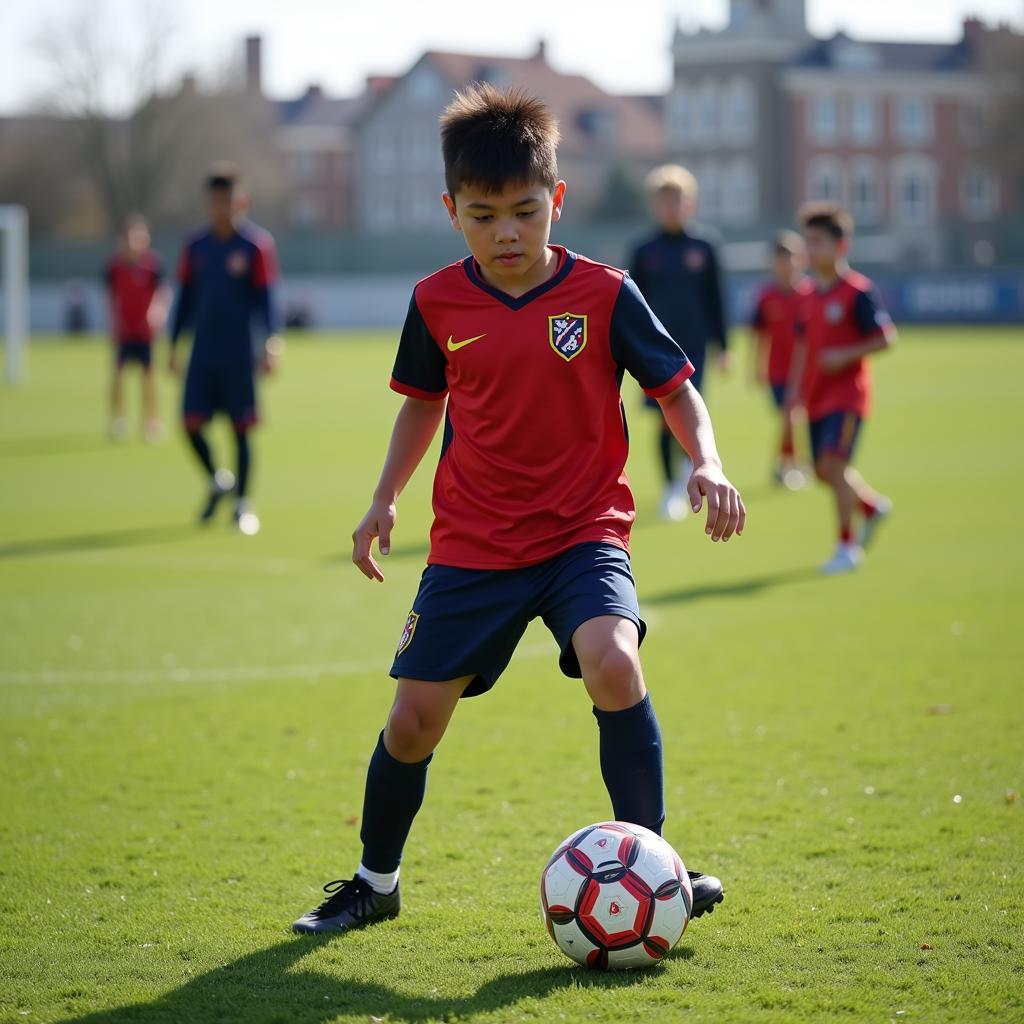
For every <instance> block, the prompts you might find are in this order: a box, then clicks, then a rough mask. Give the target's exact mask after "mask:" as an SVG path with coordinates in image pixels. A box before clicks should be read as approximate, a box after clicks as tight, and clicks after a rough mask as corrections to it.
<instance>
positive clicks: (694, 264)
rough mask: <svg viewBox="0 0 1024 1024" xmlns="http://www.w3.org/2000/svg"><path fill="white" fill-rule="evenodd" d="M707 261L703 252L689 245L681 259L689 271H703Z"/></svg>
mask: <svg viewBox="0 0 1024 1024" xmlns="http://www.w3.org/2000/svg"><path fill="white" fill-rule="evenodd" d="M707 259H708V258H707V256H705V255H704V250H703V249H700V248H698V247H697V246H696V245H691V246H690V247H689V248H688V249H687V250H686V254H685V256H684V257H683V261H684V262H685V263H686V266H687V267H688V268H689V269H690V270H703V269H704V264H705V263H707Z"/></svg>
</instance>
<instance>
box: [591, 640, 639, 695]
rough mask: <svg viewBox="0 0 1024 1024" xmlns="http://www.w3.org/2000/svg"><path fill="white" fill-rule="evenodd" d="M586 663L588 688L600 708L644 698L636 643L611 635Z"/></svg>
mask: <svg viewBox="0 0 1024 1024" xmlns="http://www.w3.org/2000/svg"><path fill="white" fill-rule="evenodd" d="M595 654H596V657H594V658H593V659H592V660H591V661H590V664H589V665H588V666H587V668H588V669H589V671H588V672H585V673H584V674H585V676H587V677H588V678H587V688H588V690H589V691H590V695H591V698H592V699H593V700H594V703H595V704H597V705H598V707H603V709H605V710H619V709H621V708H628V707H632V706H633V705H634V704H636V703H637V702H638V701H641V700H643V697H644V693H645V692H646V691H645V689H644V681H643V673H642V672H641V671H640V658H639V655H638V653H637V650H636V647H635V645H630V644H626V643H622V642H621V641H620V640H619V638H617V637H616V638H612V639H611V640H610V642H609V643H608V644H607V645H606V646H605V647H604V648H602V649H601V650H600V651H599V652H595Z"/></svg>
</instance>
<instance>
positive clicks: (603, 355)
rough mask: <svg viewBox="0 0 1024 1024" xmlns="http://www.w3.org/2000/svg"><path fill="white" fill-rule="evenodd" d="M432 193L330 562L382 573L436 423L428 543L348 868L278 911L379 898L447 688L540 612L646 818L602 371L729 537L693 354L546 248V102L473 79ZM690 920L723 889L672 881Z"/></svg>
mask: <svg viewBox="0 0 1024 1024" xmlns="http://www.w3.org/2000/svg"><path fill="white" fill-rule="evenodd" d="M441 136H442V149H443V156H444V166H445V186H446V189H447V191H446V193H445V195H444V204H445V207H446V209H447V211H448V215H449V217H450V218H451V223H452V225H453V227H454V228H455V229H456V230H458V231H461V232H462V234H463V236H464V237H465V240H466V245H467V247H468V249H469V252H470V255H468V256H467V257H465V258H464V259H462V260H459V261H458V262H457V263H453V264H451V265H450V266H448V267H445V268H444V269H443V270H440V271H438V272H437V273H435V274H432V275H431V276H430V277H427V278H425V279H424V280H422V281H420V282H419V283H418V284H417V285H416V287H415V289H414V291H413V296H412V301H411V303H410V305H409V311H408V315H407V317H406V322H405V326H404V328H403V331H402V337H401V341H400V343H399V347H398V355H397V358H396V361H395V365H394V371H393V376H392V380H391V387H392V388H393V389H394V390H395V391H397V392H398V393H399V394H400V395H403V396H405V401H404V402H403V404H402V407H401V410H400V411H399V413H398V417H397V419H396V421H395V426H394V430H393V431H392V434H391V441H390V445H389V448H388V454H387V458H386V459H385V462H384V468H383V471H382V473H381V477H380V481H379V483H378V484H377V489H376V490H375V492H374V495H373V500H372V502H371V504H370V508H369V511H368V512H367V513H366V515H365V516H364V517H363V519H362V521H361V522H360V523H359V524H358V526H357V527H356V529H355V532H354V533H353V535H352V539H353V554H352V559H353V561H354V562H355V564H356V565H357V566H358V568H359V569H360V571H361V572H362V573H363V574H364V575H365V576H367V577H368V578H369V579H371V580H379V581H383V580H384V574H383V572H382V571H381V569H380V566H379V565H378V562H377V560H376V559H375V558H374V556H373V554H372V552H371V545H372V542H373V540H374V539H375V538H376V539H377V542H378V546H379V548H380V553H381V554H382V555H387V553H388V551H389V549H390V545H391V535H392V531H393V529H394V525H395V518H396V503H397V500H398V496H399V494H400V493H401V492H402V490H403V489H404V487H405V485H406V484H407V483H408V481H409V478H410V477H411V476H412V474H413V472H414V471H415V469H416V467H417V466H418V465H419V463H420V461H421V459H422V458H423V456H424V454H425V453H426V451H427V449H428V448H429V446H430V443H431V441H432V439H433V437H434V435H435V433H436V432H437V429H438V427H439V426H440V425H441V423H442V421H444V424H445V427H444V443H443V454H442V456H441V461H440V463H439V464H438V467H437V470H436V473H435V477H434V492H433V504H434V516H435V518H434V524H433V527H432V529H431V534H430V555H429V557H428V559H427V562H428V565H427V568H426V570H425V572H424V573H423V578H422V581H421V583H420V588H419V592H418V593H417V595H416V598H415V600H414V601H413V606H412V611H411V612H410V614H409V617H408V619H407V620H406V623H405V628H404V630H403V632H402V636H401V639H400V642H399V644H398V650H397V654H396V657H395V661H394V664H393V665H392V668H391V675H392V676H393V677H394V678H395V679H397V680H398V682H397V690H396V694H395V700H394V704H393V706H392V708H391V712H390V714H389V716H388V720H387V724H386V725H385V727H384V730H383V732H382V733H381V734H380V737H379V739H378V741H377V746H376V749H375V750H374V752H373V755H372V757H371V758H370V765H369V770H368V773H367V779H366V790H365V800H364V804H363V814H362V829H361V832H360V837H361V839H362V844H363V849H362V859H361V863H360V864H359V868H358V871H357V872H356V874H355V876H354V877H353V878H351V879H347V880H338V881H336V882H330V883H328V884H327V885H326V886H325V887H324V889H325V891H326V892H327V893H329V894H330V895H329V896H328V898H327V899H326V900H325V901H324V902H323V903H322V904H321V905H320V906H318V907H317V908H316V909H314V910H311V911H309V913H307V914H304V915H303V916H302V917H301V918H299V920H298V921H296V922H295V924H294V926H293V927H294V929H295V930H296V931H299V932H325V931H345V930H347V929H350V928H355V927H358V926H360V925H365V924H368V923H370V922H373V921H376V920H380V919H383V918H389V917H394V916H395V915H396V914H397V913H398V910H399V902H400V901H399V887H398V873H399V862H400V861H401V859H402V850H403V848H404V846H405V843H406V838H407V836H408V835H409V830H410V828H411V826H412V823H413V819H414V817H415V816H416V813H417V811H418V810H419V808H420V805H421V804H422V802H423V797H424V792H425V788H426V781H427V766H428V764H429V763H430V760H431V757H432V756H433V752H434V749H435V748H436V747H437V745H438V743H439V742H440V740H441V738H442V736H443V735H444V732H445V729H446V727H447V725H448V722H449V720H450V718H451V716H452V714H453V712H454V710H455V707H456V705H457V704H458V703H459V700H460V698H463V697H471V696H475V695H477V694H482V693H485V692H486V691H487V690H489V689H490V688H491V687H492V686H493V685H494V684H495V682H496V681H497V680H498V677H499V676H500V675H501V673H502V671H503V670H504V669H505V667H506V665H507V664H508V662H509V660H510V658H511V657H512V653H513V651H514V650H515V648H516V645H517V644H518V642H519V640H520V638H521V637H522V635H523V632H524V631H525V629H526V626H527V623H528V622H529V621H530V620H531V619H533V618H535V617H537V616H540V617H541V618H542V619H543V620H544V622H545V624H546V625H547V626H548V628H549V629H550V630H551V632H552V633H553V634H554V636H555V638H556V639H557V641H558V645H559V648H560V650H561V658H560V660H559V665H560V668H561V670H562V672H563V673H564V674H565V675H567V676H569V677H570V678H576V679H579V678H582V679H583V684H584V686H585V687H586V691H587V696H588V697H589V699H590V701H591V702H592V705H593V713H594V716H595V718H596V719H597V724H598V727H599V730H600V758H601V771H602V775H603V778H604V781H605V785H606V786H607V788H608V792H609V795H610V797H611V801H612V807H613V810H614V813H615V817H616V818H618V819H621V820H625V821H630V822H635V823H637V824H640V825H644V826H646V827H647V828H650V829H653V830H654V831H656V832H660V831H661V827H662V823H663V821H664V818H665V810H664V794H663V780H662V749H661V734H660V732H659V729H658V721H657V718H656V717H655V713H654V707H653V705H652V704H651V699H650V697H649V696H648V693H647V688H646V686H645V683H644V677H643V673H642V671H641V668H640V660H639V656H638V647H639V645H640V642H641V640H642V639H643V635H644V632H645V629H646V627H645V625H644V623H643V621H642V620H641V618H640V613H639V607H638V604H637V596H636V587H635V584H634V582H633V576H632V573H631V571H630V562H629V553H628V540H629V532H630V526H631V525H632V522H633V518H634V505H633V498H632V495H631V493H630V489H629V484H628V482H627V479H626V476H625V470H624V467H625V462H626V454H627V437H626V425H625V420H624V415H623V408H622V402H621V399H620V397H619V384H620V381H621V379H622V375H623V373H624V372H626V371H628V372H629V373H631V374H632V375H633V376H634V377H635V378H636V379H637V380H638V381H639V382H640V384H641V385H642V386H643V388H644V389H645V390H646V392H647V394H649V395H651V396H652V397H654V398H656V399H657V400H658V401H659V402H660V405H661V408H662V410H663V412H664V414H665V417H666V419H667V421H668V423H669V424H670V425H671V427H672V429H673V431H674V433H675V435H676V437H677V438H679V440H680V441H681V442H682V444H683V445H684V447H685V448H686V449H687V450H688V451H689V452H690V454H691V456H692V458H693V462H694V470H693V474H692V476H691V478H690V483H689V489H688V494H689V500H690V502H691V504H692V507H693V509H694V511H695V512H696V511H699V509H700V508H701V507H702V505H703V503H704V502H705V501H706V502H707V506H708V518H707V526H706V531H707V534H708V535H709V536H710V537H711V538H712V540H716V541H717V540H722V541H727V540H728V539H729V538H730V537H731V536H732V535H733V534H734V533H736V534H738V533H740V532H742V530H743V524H744V519H745V515H746V513H745V510H744V507H743V502H742V500H741V499H740V495H739V494H738V493H737V491H736V489H735V488H734V487H733V486H732V485H731V484H730V483H729V481H728V480H727V479H726V477H725V475H724V474H723V472H722V465H721V461H720V459H719V456H718V452H717V451H716V448H715V439H714V433H713V431H712V428H711V422H710V420H709V418H708V414H707V410H706V408H705V406H704V403H703V401H702V400H701V398H700V395H699V394H698V393H697V390H696V389H695V388H694V387H693V385H692V384H691V383H690V378H691V377H692V375H693V365H692V364H691V363H690V362H689V360H688V359H687V357H686V356H685V355H684V353H683V351H682V349H680V347H679V346H678V345H677V344H676V343H675V341H674V340H673V339H672V337H671V336H670V335H669V334H668V332H667V331H666V330H665V329H664V327H662V325H661V323H660V322H659V321H658V319H657V318H656V317H655V316H654V314H653V313H652V312H651V310H650V308H649V307H648V306H647V304H646V302H644V300H643V297H642V296H641V295H640V292H639V291H638V289H637V287H636V285H635V284H633V282H632V281H631V280H630V278H629V277H628V275H626V274H625V273H624V272H623V271H621V270H616V269H614V268H613V267H609V266H604V265H603V264H600V263H594V262H592V261H591V260H588V259H585V258H584V257H582V256H577V255H576V254H574V253H572V252H569V251H567V250H566V249H564V248H562V247H560V246H554V245H549V244H548V237H549V235H550V232H551V224H552V222H553V221H555V220H558V218H559V216H560V214H561V210H562V204H563V201H564V197H565V182H563V181H559V180H558V175H557V167H556V156H555V150H556V143H557V139H558V129H557V126H556V123H555V121H554V118H553V116H552V114H551V112H550V111H549V110H548V108H547V107H546V106H545V105H544V104H543V103H542V102H541V101H540V100H537V99H534V98H531V97H529V96H527V95H526V94H525V93H523V92H521V91H519V90H515V89H509V90H499V89H497V88H495V87H493V86H490V85H475V86H473V87H471V88H469V89H468V90H466V91H465V92H463V93H462V94H460V95H458V96H457V97H456V99H455V100H454V102H453V103H452V104H451V105H450V106H449V107H448V108H447V110H446V111H445V113H444V115H443V117H442V122H441ZM693 878H694V881H693V886H694V888H693V891H694V908H693V914H694V916H700V915H701V914H703V913H705V912H707V911H708V910H710V909H712V908H713V907H714V905H715V904H716V903H718V902H720V901H721V900H722V898H723V893H722V885H721V883H720V882H719V881H718V879H716V878H713V877H710V876H705V875H701V874H695V875H694V876H693Z"/></svg>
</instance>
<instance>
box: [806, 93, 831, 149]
mask: <svg viewBox="0 0 1024 1024" xmlns="http://www.w3.org/2000/svg"><path fill="white" fill-rule="evenodd" d="M825 111H830V114H829V116H827V117H826V116H824V113H825ZM807 134H808V136H809V137H810V139H811V141H812V142H814V143H817V144H818V145H819V146H821V145H829V146H830V145H833V144H834V143H836V142H838V141H839V103H838V101H837V97H836V95H835V93H830V92H823V93H815V94H814V95H813V96H809V97H808V98H807Z"/></svg>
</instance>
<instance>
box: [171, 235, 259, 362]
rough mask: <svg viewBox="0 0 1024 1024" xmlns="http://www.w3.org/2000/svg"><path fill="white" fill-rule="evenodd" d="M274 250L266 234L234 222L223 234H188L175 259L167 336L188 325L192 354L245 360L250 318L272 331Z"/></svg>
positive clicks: (203, 358)
mask: <svg viewBox="0 0 1024 1024" xmlns="http://www.w3.org/2000/svg"><path fill="white" fill-rule="evenodd" d="M277 278H278V269H277V250H276V248H275V246H274V240H273V238H272V237H271V235H270V233H269V232H267V231H264V230H263V229H262V228H258V227H256V225H254V224H242V225H239V226H238V227H237V228H236V229H235V232H234V233H233V234H232V235H231V236H230V237H228V238H218V237H217V235H215V234H214V233H213V231H212V230H210V229H207V230H204V231H201V232H199V233H198V234H195V235H193V236H192V237H191V238H190V239H189V240H188V241H187V242H186V243H185V246H184V247H183V249H182V250H181V256H180V258H179V260H178V299H177V303H176V305H175V309H174V316H173V318H172V325H171V340H172V342H173V341H176V340H177V338H178V335H179V334H180V333H181V331H182V330H183V329H184V328H185V327H188V326H191V327H192V328H193V329H194V332H195V339H194V341H193V344H192V359H193V360H197V361H200V362H204V363H216V364H224V363H233V362H239V361H242V362H244V361H251V360H252V358H253V350H252V322H253V320H254V319H256V318H258V319H259V320H260V321H261V326H262V327H263V328H264V329H265V330H266V332H267V333H268V334H273V333H275V332H276V331H277V330H278V323H277V304H276V302H275V301H274V294H273V289H274V285H275V284H276V283H277Z"/></svg>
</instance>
